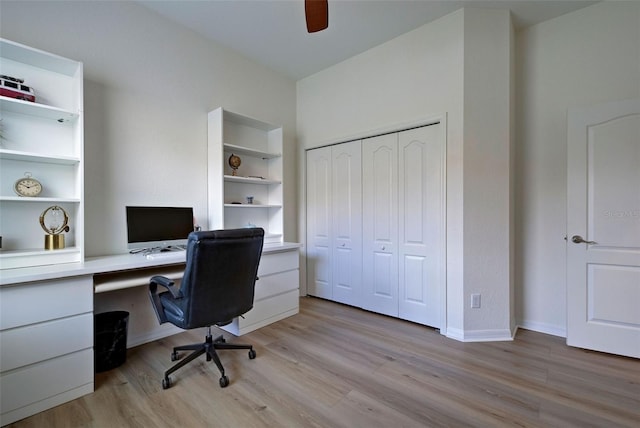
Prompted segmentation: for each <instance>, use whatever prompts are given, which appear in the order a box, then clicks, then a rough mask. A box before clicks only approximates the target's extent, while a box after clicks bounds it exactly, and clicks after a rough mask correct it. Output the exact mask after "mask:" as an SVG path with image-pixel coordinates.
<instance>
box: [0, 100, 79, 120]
mask: <svg viewBox="0 0 640 428" xmlns="http://www.w3.org/2000/svg"><path fill="white" fill-rule="evenodd" d="M0 109H2V111H3V112H11V113H18V114H26V115H29V116H34V117H39V118H41V119H51V120H55V121H57V122H72V121H75V120H77V119H78V117H80V113H78V112H72V111H68V110H64V109H61V108H57V107H52V106H49V105H46V104H39V103H32V102H29V101H23V100H17V99H14V98H7V97H3V96H0Z"/></svg>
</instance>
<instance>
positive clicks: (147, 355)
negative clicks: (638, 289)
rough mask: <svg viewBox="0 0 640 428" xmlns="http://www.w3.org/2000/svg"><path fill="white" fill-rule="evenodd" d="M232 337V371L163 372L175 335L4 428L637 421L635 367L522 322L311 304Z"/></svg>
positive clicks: (224, 355)
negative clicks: (495, 331)
mask: <svg viewBox="0 0 640 428" xmlns="http://www.w3.org/2000/svg"><path fill="white" fill-rule="evenodd" d="M225 336H226V337H227V338H228V339H229V340H230V341H236V342H248V343H252V344H253V345H254V346H255V349H256V351H257V353H258V356H257V358H256V359H255V360H249V358H248V355H247V352H246V351H222V352H221V359H222V362H223V364H224V366H225V369H226V371H227V375H228V376H229V378H230V381H231V384H230V385H229V386H228V387H227V388H224V389H223V388H220V387H219V386H218V378H219V373H218V371H217V368H216V367H215V365H214V364H213V363H207V362H206V361H205V359H204V358H203V357H201V358H200V359H199V360H197V361H194V362H192V363H191V364H189V365H187V366H186V367H184V368H182V369H180V370H178V371H177V372H176V373H174V375H172V378H173V381H174V386H173V387H172V388H170V389H168V390H163V389H162V387H161V384H160V380H161V379H162V372H163V370H164V369H166V368H168V367H169V366H170V365H171V361H170V358H169V356H170V352H171V347H172V346H175V345H180V344H186V343H192V342H198V341H200V340H201V339H202V334H201V331H197V332H185V333H181V334H178V335H175V336H172V337H169V338H166V339H163V340H158V341H156V342H153V343H148V344H145V345H143V346H139V347H136V348H133V349H129V350H128V354H127V361H126V363H125V364H124V365H122V366H121V367H119V368H116V369H113V370H110V371H108V372H105V373H99V374H97V375H96V391H95V393H93V394H91V395H88V396H85V397H83V398H80V399H78V400H75V401H73V402H70V403H67V404H64V405H62V406H59V407H57V408H55V409H51V410H49V411H46V412H43V413H40V414H38V415H35V416H33V417H30V418H27V419H25V420H22V421H20V422H18V423H15V424H13V425H12V426H14V427H234V428H235V427H238V428H245V427H247V428H248V427H349V428H358V427H366V428H373V427H385V428H387V427H388V428H396V427H442V426H446V427H465V426H476V427H498V426H531V427H607V428H609V427H639V426H640V361H639V360H634V359H629V358H623V357H616V356H612V355H608V354H602V353H597V352H590V351H584V350H580V349H575V348H570V347H567V346H566V345H565V344H564V339H562V338H558V337H554V336H548V335H544V334H540V333H535V332H531V331H526V330H520V331H519V332H518V334H517V336H516V338H515V340H514V341H513V342H494V343H461V342H457V341H455V340H451V339H447V338H446V337H443V336H442V335H440V334H439V333H438V332H436V331H434V330H432V329H429V328H425V327H423V326H419V325H415V324H411V323H408V322H404V321H401V320H396V319H392V318H388V317H384V316H380V315H376V314H372V313H368V312H365V311H361V310H359V309H355V308H351V307H348V306H343V305H339V304H336V303H332V302H327V301H324V300H320V299H315V298H302V299H301V311H300V314H298V315H296V316H293V317H290V318H288V319H286V320H283V321H280V322H277V323H275V324H273V325H271V326H268V327H264V328H262V329H260V330H258V331H255V332H252V333H250V334H248V335H245V336H242V337H240V338H237V339H236V338H233V339H231V338H230V336H229V335H226V334H225Z"/></svg>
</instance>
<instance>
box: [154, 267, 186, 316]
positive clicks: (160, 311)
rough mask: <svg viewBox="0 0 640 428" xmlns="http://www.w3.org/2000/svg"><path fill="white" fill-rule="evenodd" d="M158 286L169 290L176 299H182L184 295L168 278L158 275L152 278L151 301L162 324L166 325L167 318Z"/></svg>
mask: <svg viewBox="0 0 640 428" xmlns="http://www.w3.org/2000/svg"><path fill="white" fill-rule="evenodd" d="M158 285H161V286H162V287H164V288H166V289H167V290H169V292H170V293H171V295H172V296H173V298H174V299H180V298H182V293H181V292H180V290H179V289H178V288H176V287H175V283H174V282H173V281H172V280H170V279H169V278H167V277H164V276H159V275H156V276H153V277H151V280H149V298H150V299H151V303H152V305H153V310H154V311H155V313H156V316H157V317H158V321H159V322H160V324H164V323H165V322H167V316H166V315H165V314H164V308H163V307H162V303H161V302H160V296H159V295H158Z"/></svg>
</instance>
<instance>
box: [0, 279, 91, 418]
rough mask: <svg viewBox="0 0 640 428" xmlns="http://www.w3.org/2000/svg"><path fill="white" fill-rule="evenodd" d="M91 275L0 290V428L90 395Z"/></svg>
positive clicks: (6, 287) (0, 288)
mask: <svg viewBox="0 0 640 428" xmlns="http://www.w3.org/2000/svg"><path fill="white" fill-rule="evenodd" d="M93 372H94V371H93V279H92V276H91V275H88V276H78V277H70V278H64V279H59V280H50V281H39V282H31V283H25V284H18V285H14V286H4V287H0V388H1V390H0V397H2V399H1V400H0V406H1V416H0V422H1V425H6V424H9V423H12V422H14V421H17V420H19V419H23V418H25V417H27V416H31V415H33V414H35V413H38V412H41V411H43V410H46V409H49V408H51V407H54V406H57V405H59V404H62V403H65V402H67V401H70V400H73V399H76V398H78V397H81V396H83V395H85V394H88V393H91V392H93V388H94V374H93Z"/></svg>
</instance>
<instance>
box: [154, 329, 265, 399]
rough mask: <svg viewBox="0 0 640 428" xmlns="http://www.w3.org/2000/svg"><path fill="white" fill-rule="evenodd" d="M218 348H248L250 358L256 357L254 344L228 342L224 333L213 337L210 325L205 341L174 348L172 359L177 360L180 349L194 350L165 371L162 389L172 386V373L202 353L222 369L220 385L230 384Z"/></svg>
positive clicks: (222, 386)
mask: <svg viewBox="0 0 640 428" xmlns="http://www.w3.org/2000/svg"><path fill="white" fill-rule="evenodd" d="M216 349H248V350H249V359H250V360H253V359H254V358H255V357H256V351H255V350H254V349H253V346H252V345H244V344H236V343H227V342H226V340H225V339H224V337H223V336H222V335H220V336H218V337H216V338H215V339H213V337H212V336H211V327H208V328H207V335H206V336H205V341H204V342H203V343H194V344H191V345H183V346H176V347H175V348H173V352H172V353H171V361H177V360H179V359H180V355H179V354H178V351H193V352H192V353H191V354H189V355H187V357H186V358H184V359H183V360H181V361H180V362H179V363H178V364H176V365H174V366H173V367H171V368H170V369H169V370H167V371H166V372H164V378H163V379H162V389H167V388H170V387H171V384H172V383H171V378H170V377H169V375H170V374H171V373H173V372H175V371H176V370H178V369H179V368H181V367H183V366H184V365H186V364H188V363H190V362H191V361H193V360H195V359H196V358H198V357H199V356H200V355H202V354H206V356H207V361H211V360H213V362H214V363H215V364H216V366H217V367H218V370H220V387H221V388H224V387H226V386H227V385H229V378H228V377H227V376H226V375H225V373H224V367H223V366H222V362H220V357H218V353H217V352H216Z"/></svg>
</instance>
